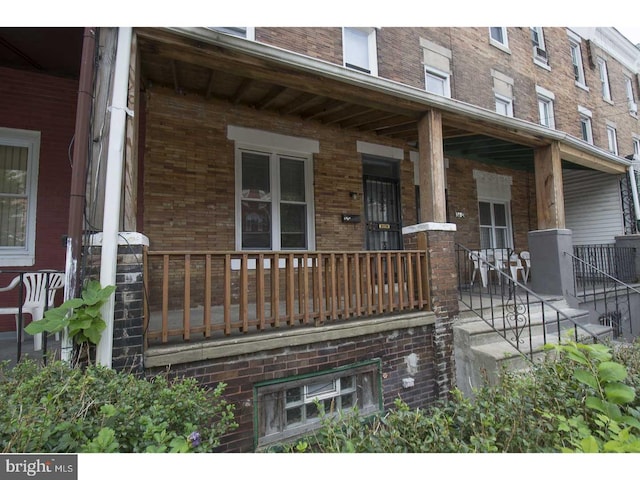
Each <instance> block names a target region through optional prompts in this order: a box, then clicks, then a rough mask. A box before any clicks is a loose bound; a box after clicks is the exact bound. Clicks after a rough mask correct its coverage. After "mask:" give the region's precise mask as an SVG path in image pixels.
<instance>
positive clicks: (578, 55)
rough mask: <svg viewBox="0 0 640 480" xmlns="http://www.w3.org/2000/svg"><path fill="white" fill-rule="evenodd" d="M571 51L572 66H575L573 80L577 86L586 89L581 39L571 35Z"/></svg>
mask: <svg viewBox="0 0 640 480" xmlns="http://www.w3.org/2000/svg"><path fill="white" fill-rule="evenodd" d="M569 51H570V53H571V65H572V66H573V79H574V80H575V82H576V85H578V86H580V87H583V88H584V87H586V84H585V80H584V66H583V64H582V49H581V48H580V37H577V36H574V34H572V33H570V34H569Z"/></svg>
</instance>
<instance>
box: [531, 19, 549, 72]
mask: <svg viewBox="0 0 640 480" xmlns="http://www.w3.org/2000/svg"><path fill="white" fill-rule="evenodd" d="M531 44H532V45H533V60H534V61H535V62H536V63H537V64H540V65H542V66H544V67H547V66H548V65H549V55H548V54H547V49H546V47H545V44H544V32H543V31H542V27H531Z"/></svg>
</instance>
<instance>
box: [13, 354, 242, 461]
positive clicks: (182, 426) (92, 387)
mask: <svg viewBox="0 0 640 480" xmlns="http://www.w3.org/2000/svg"><path fill="white" fill-rule="evenodd" d="M224 388H225V385H224V384H219V385H218V386H217V387H216V388H215V389H213V390H205V389H203V388H201V387H200V386H198V384H197V382H196V380H195V379H183V380H175V381H171V382H170V381H168V380H167V379H166V378H165V377H163V376H157V377H155V378H153V379H150V380H145V379H140V378H138V377H136V376H134V375H131V374H125V373H118V372H115V371H113V370H110V369H107V368H105V367H101V366H92V365H91V366H88V367H87V368H86V369H78V368H71V367H69V366H68V365H67V364H66V363H64V362H52V363H50V364H49V365H47V366H44V367H43V366H40V365H38V364H37V363H35V362H33V361H29V360H25V361H22V362H20V363H18V364H17V365H16V366H15V367H13V368H11V369H10V368H8V365H7V364H6V363H4V364H0V404H2V406H3V407H2V409H1V410H0V451H2V452H4V453H6V452H29V453H36V452H51V453H72V452H76V453H77V452H187V451H190V452H211V451H213V449H215V448H216V447H218V446H219V445H220V437H221V436H222V435H224V434H225V433H226V432H228V431H230V430H232V429H234V428H236V427H237V425H236V423H235V422H234V414H233V405H231V404H228V403H227V402H226V401H225V400H224V399H223V398H222V397H221V395H222V392H223V390H224Z"/></svg>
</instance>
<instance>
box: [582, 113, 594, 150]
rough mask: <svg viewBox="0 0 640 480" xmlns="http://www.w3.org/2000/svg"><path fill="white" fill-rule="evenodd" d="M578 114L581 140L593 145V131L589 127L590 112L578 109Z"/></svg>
mask: <svg viewBox="0 0 640 480" xmlns="http://www.w3.org/2000/svg"><path fill="white" fill-rule="evenodd" d="M578 113H579V115H580V134H581V137H582V140H584V141H585V142H587V143H590V144H593V129H592V127H591V117H592V114H591V110H589V109H587V108H584V107H580V106H579V107H578Z"/></svg>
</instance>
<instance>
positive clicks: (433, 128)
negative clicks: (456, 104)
mask: <svg viewBox="0 0 640 480" xmlns="http://www.w3.org/2000/svg"><path fill="white" fill-rule="evenodd" d="M418 144H419V148H420V152H419V171H420V176H419V182H420V211H421V212H422V218H421V221H422V222H438V223H444V222H446V221H447V219H446V203H445V194H444V187H445V181H444V178H445V175H444V148H443V145H442V114H441V113H440V112H439V111H436V110H429V111H428V112H427V113H426V114H425V115H424V116H423V117H422V118H421V119H420V121H419V122H418Z"/></svg>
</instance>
